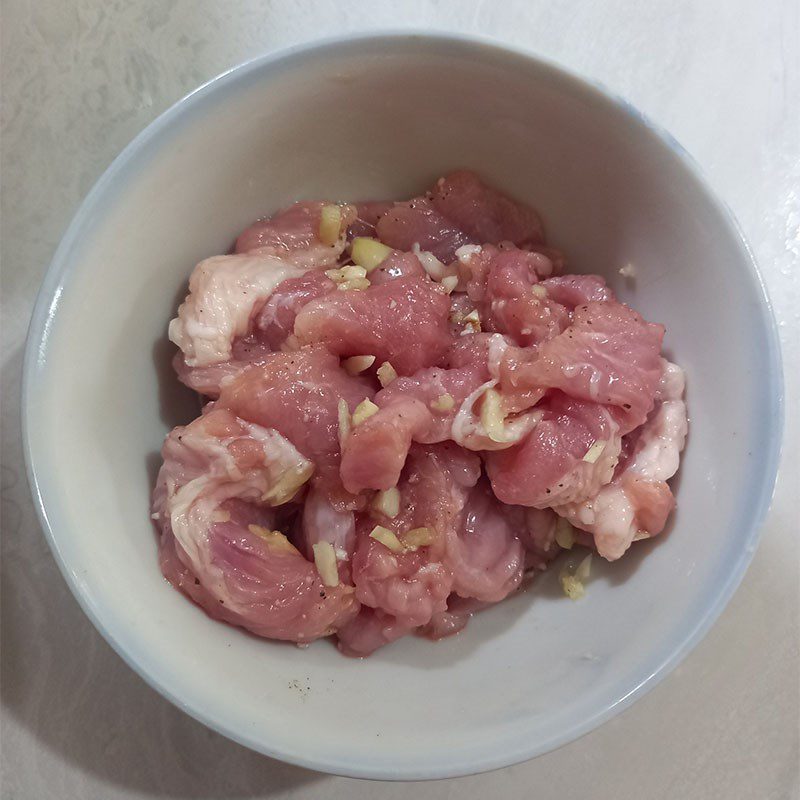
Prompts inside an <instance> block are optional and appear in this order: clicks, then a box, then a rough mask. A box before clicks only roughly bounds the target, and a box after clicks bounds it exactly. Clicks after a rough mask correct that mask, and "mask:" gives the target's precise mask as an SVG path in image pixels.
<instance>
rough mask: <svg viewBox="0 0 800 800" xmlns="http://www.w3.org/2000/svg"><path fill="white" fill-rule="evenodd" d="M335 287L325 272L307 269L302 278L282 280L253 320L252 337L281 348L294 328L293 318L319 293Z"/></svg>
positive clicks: (332, 289) (327, 291)
mask: <svg viewBox="0 0 800 800" xmlns="http://www.w3.org/2000/svg"><path fill="white" fill-rule="evenodd" d="M335 289H336V284H335V283H334V282H333V281H332V280H331V279H330V278H329V277H328V276H327V275H325V273H324V272H307V273H306V274H305V275H303V276H302V277H299V278H290V279H289V280H286V281H283V282H282V283H280V284H279V285H278V286H276V287H275V290H274V291H273V292H272V294H271V295H270V296H269V298H268V299H267V301H266V303H264V305H263V306H262V308H261V310H260V311H259V312H258V314H257V315H256V317H255V319H254V320H253V337H254V339H255V340H256V341H258V342H263V343H264V344H266V345H268V346H269V348H270V349H271V350H280V348H281V346H282V345H283V344H284V343H285V342H286V339H287V338H288V337H289V336H290V335H291V334H292V332H293V331H294V322H295V319H296V317H297V314H298V313H299V312H300V309H302V308H303V306H305V305H306V304H307V303H309V302H311V301H312V300H316V299H317V298H318V297H324V296H325V295H326V294H330V293H331V292H333V291H334V290H335Z"/></svg>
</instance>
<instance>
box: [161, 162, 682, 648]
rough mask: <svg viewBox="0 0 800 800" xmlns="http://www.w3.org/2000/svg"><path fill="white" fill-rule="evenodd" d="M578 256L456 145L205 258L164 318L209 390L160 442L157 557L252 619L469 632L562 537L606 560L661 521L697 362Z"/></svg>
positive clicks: (378, 639)
mask: <svg viewBox="0 0 800 800" xmlns="http://www.w3.org/2000/svg"><path fill="white" fill-rule="evenodd" d="M564 264H565V258H564V256H563V254H561V253H560V252H559V251H557V250H555V249H554V248H552V247H550V246H548V245H546V243H545V240H544V234H543V229H542V223H541V220H540V218H539V215H538V214H537V213H536V212H535V211H534V210H533V209H532V208H530V207H529V206H527V205H525V204H523V203H520V202H518V201H516V200H514V199H512V198H511V197H508V196H506V195H505V194H503V193H501V192H500V191H498V190H497V189H495V188H494V187H491V186H489V185H487V184H486V183H484V182H483V181H482V180H481V179H480V178H479V177H478V176H477V175H475V174H474V173H472V172H468V171H464V170H461V171H458V172H454V173H451V174H449V175H446V176H445V177H442V178H440V179H439V180H438V181H437V182H436V183H435V184H434V185H433V187H431V189H430V190H429V191H427V192H425V193H424V194H423V195H420V196H418V197H413V198H411V199H408V200H404V201H401V202H384V201H380V202H373V201H370V202H363V203H358V204H352V205H348V204H345V203H336V202H326V201H313V202H298V203H295V204H293V205H291V206H289V207H287V208H285V209H283V210H281V211H279V212H278V213H277V214H274V215H273V216H271V217H268V218H264V219H261V220H258V221H256V222H255V223H253V225H251V226H250V227H248V228H247V229H246V230H244V231H243V232H242V233H241V234H240V235H239V236H238V238H237V239H236V243H235V246H234V248H233V252H232V253H231V254H229V255H220V256H212V257H210V258H207V259H205V260H204V261H201V262H200V263H199V264H198V265H197V266H196V267H195V269H194V271H193V272H192V274H191V277H190V279H189V291H188V294H187V296H186V298H185V300H184V302H183V303H182V304H181V306H180V308H179V309H178V313H177V316H176V317H175V319H173V320H172V322H171V323H170V325H169V337H170V339H171V340H172V341H173V342H174V344H175V345H177V347H178V352H177V353H176V355H175V358H174V366H175V370H176V373H177V376H178V378H179V380H181V381H182V382H183V383H185V384H186V385H187V386H189V387H191V388H192V389H194V390H195V391H197V392H198V393H199V394H200V395H201V396H202V398H203V401H204V403H205V406H204V408H203V410H202V413H201V414H200V416H199V417H198V418H197V419H195V420H194V421H191V422H189V424H187V425H184V426H180V427H178V428H175V430H173V431H172V432H171V433H170V434H169V436H167V438H166V441H165V443H164V447H163V450H162V456H163V465H162V467H161V470H160V472H159V474H158V479H157V483H156V487H155V490H154V493H153V519H154V521H155V523H156V525H157V527H158V530H159V541H160V549H159V552H160V564H161V569H162V572H163V573H164V575H165V577H166V578H167V579H168V580H169V581H170V582H171V583H172V584H173V585H174V586H175V587H176V588H177V589H179V590H180V591H181V592H183V593H184V594H185V595H186V596H188V597H189V598H190V599H191V600H193V601H194V602H195V603H196V604H197V605H198V606H200V607H201V608H203V609H204V610H205V611H206V612H207V613H208V614H209V615H210V616H212V617H214V618H216V619H219V620H222V621H224V622H228V623H230V624H232V625H237V626H240V627H242V628H246V629H247V630H248V631H250V632H252V633H254V634H256V635H258V636H263V637H267V638H271V639H283V640H288V641H292V642H297V643H302V644H305V643H307V642H310V641H312V640H314V639H318V638H321V637H330V636H333V637H336V642H337V643H338V647H339V649H340V650H341V651H342V652H343V653H345V654H347V655H352V656H366V655H369V654H370V653H372V652H374V651H375V650H376V649H378V648H379V647H382V646H384V645H386V644H389V643H391V642H393V641H395V640H396V639H398V638H400V637H402V636H405V635H406V634H410V633H415V634H417V635H421V636H426V637H428V638H432V639H438V638H442V637H444V636H448V635H451V634H454V633H458V632H459V631H461V630H462V629H463V628H464V626H465V625H466V624H467V622H468V620H469V618H470V617H471V616H472V615H473V614H474V613H476V612H477V611H480V610H482V609H484V608H486V607H487V606H490V605H492V604H494V603H498V602H500V601H501V600H503V599H504V598H505V597H507V596H508V595H509V594H511V593H513V592H516V591H519V590H520V587H521V586H523V585H526V584H527V580H525V576H526V575H529V576H530V575H533V574H535V573H537V572H539V571H541V570H544V569H546V568H547V567H548V565H549V564H550V563H551V562H552V561H553V560H554V559H555V558H556V557H557V556H558V555H559V554H560V553H562V552H563V551H564V550H565V549H571V548H572V547H573V546H574V545H578V546H582V547H587V548H590V549H591V550H594V551H595V552H596V553H597V554H598V555H599V556H601V557H602V558H605V559H607V560H609V561H613V560H615V559H618V558H620V557H621V556H622V555H624V553H625V552H626V551H627V550H628V548H630V547H631V545H632V543H634V542H636V541H639V540H643V539H650V538H652V537H654V536H657V535H658V534H659V533H661V532H662V531H663V529H664V527H665V525H666V523H667V519H668V517H669V515H670V513H671V512H672V510H673V509H674V507H675V498H674V496H673V494H672V491H671V489H670V487H669V484H668V483H667V481H668V480H669V479H670V478H671V477H672V476H673V475H674V474H675V472H676V471H677V469H678V466H679V460H680V454H681V451H682V450H683V447H684V443H685V440H686V435H687V414H686V405H685V403H684V400H683V395H684V383H685V381H684V374H683V371H682V370H681V369H680V367H678V366H677V365H675V364H673V363H671V362H669V361H667V360H666V359H665V358H664V357H663V356H662V353H661V348H662V341H663V338H664V333H665V331H664V328H663V326H661V325H658V324H655V323H652V322H648V321H646V320H645V319H643V318H642V317H641V316H640V315H639V314H638V313H637V312H636V311H634V310H633V309H631V308H630V307H628V306H627V305H625V304H624V303H622V302H620V301H619V300H618V299H617V297H616V296H615V294H614V292H613V291H612V290H611V288H610V287H609V286H607V285H606V282H605V281H604V280H603V278H601V277H599V276H597V275H583V274H564ZM588 565H589V561H588V559H584V560H583V561H582V562H581V565H580V566H579V567H578V569H577V571H575V572H574V573H571V574H567V573H566V572H565V573H562V584H563V586H564V589H565V592H566V593H567V594H568V595H569V596H570V597H573V598H577V597H580V596H582V594H583V591H584V589H583V584H582V581H583V580H584V579H585V578H586V576H587V574H588Z"/></svg>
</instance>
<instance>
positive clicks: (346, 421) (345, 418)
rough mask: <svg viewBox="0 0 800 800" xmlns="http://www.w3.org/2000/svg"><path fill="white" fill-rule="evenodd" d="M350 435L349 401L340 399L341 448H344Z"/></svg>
mask: <svg viewBox="0 0 800 800" xmlns="http://www.w3.org/2000/svg"><path fill="white" fill-rule="evenodd" d="M349 435H350V409H349V408H348V407H347V401H346V400H345V399H344V398H343V397H340V398H339V447H340V448H341V447H344V442H345V439H347V437H348V436H349Z"/></svg>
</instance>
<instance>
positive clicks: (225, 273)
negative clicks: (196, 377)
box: [169, 254, 307, 367]
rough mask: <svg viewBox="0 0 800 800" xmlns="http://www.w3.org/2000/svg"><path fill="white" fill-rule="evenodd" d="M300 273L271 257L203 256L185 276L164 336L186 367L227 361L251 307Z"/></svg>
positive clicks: (297, 269)
mask: <svg viewBox="0 0 800 800" xmlns="http://www.w3.org/2000/svg"><path fill="white" fill-rule="evenodd" d="M306 272H307V270H306V269H304V268H302V267H298V266H296V265H294V264H291V263H289V262H287V261H285V260H283V259H281V258H278V257H276V256H274V255H259V254H245V255H231V256H215V257H213V258H207V259H205V260H204V261H201V262H200V263H199V264H198V265H197V266H196V267H195V268H194V271H193V272H192V275H191V278H189V294H188V296H187V297H186V299H185V300H184V301H183V303H181V306H180V308H179V309H178V316H177V317H176V318H175V319H173V320H172V321H171V322H170V324H169V338H170V340H171V341H172V342H174V343H175V344H176V345H177V346H178V347H179V348H180V349H181V351H182V352H183V354H184V358H185V361H186V364H187V365H188V366H190V367H207V366H210V365H212V364H218V363H220V362H223V361H227V360H228V359H230V358H231V353H232V346H233V341H234V339H236V338H237V337H240V336H244V335H245V334H246V333H247V330H248V327H249V324H250V318H251V315H252V313H253V309H254V308H255V307H256V306H257V305H258V304H260V303H262V302H263V301H264V300H266V299H267V298H268V297H269V296H270V295H271V294H272V292H273V291H274V289H275V287H276V286H277V285H278V284H279V283H281V282H283V281H285V280H287V279H288V278H299V277H301V276H302V275H304V274H305V273H306Z"/></svg>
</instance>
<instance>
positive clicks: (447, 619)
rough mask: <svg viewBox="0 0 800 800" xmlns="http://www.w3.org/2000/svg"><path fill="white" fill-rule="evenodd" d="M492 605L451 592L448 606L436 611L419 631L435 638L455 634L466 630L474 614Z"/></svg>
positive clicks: (423, 634) (430, 637)
mask: <svg viewBox="0 0 800 800" xmlns="http://www.w3.org/2000/svg"><path fill="white" fill-rule="evenodd" d="M490 605H493V603H482V602H481V601H480V600H475V599H473V598H469V597H459V596H458V595H457V594H451V595H450V597H448V598H447V608H446V609H445V610H444V611H438V612H437V613H435V614H434V615H433V616H432V617H431V621H430V622H429V623H428V624H427V625H425V626H424V627H422V628H420V629H419V633H420V635H422V636H426V637H427V638H428V639H434V640H435V639H444V638H445V636H454V635H455V634H457V633H461V631H463V630H464V628H465V627H466V626H467V623H468V622H469V621H470V618H471V617H472V615H473V614H476V613H477V612H478V611H483V609H484V608H488V607H489V606H490Z"/></svg>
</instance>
